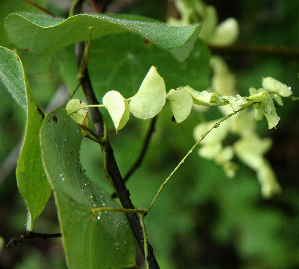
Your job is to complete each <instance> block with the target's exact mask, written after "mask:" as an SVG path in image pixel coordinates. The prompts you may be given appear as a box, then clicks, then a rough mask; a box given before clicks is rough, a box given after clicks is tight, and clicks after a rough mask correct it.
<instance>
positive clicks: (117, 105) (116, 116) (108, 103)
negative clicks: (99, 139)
mask: <svg viewBox="0 0 299 269" xmlns="http://www.w3.org/2000/svg"><path fill="white" fill-rule="evenodd" d="M102 101H103V105H104V106H105V108H106V109H107V110H108V112H109V114H110V116H111V118H112V121H113V124H114V126H115V129H116V131H118V130H121V129H122V128H123V127H124V126H125V125H126V123H127V122H128V120H129V117H130V111H129V106H128V103H127V102H126V101H125V98H124V97H123V96H122V95H121V94H120V93H119V92H117V91H109V92H107V93H106V94H105V95H104V97H103V100H102Z"/></svg>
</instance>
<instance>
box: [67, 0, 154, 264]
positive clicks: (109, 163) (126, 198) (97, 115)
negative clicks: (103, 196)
mask: <svg viewBox="0 0 299 269" xmlns="http://www.w3.org/2000/svg"><path fill="white" fill-rule="evenodd" d="M82 4H83V2H82V0H76V1H75V2H74V5H73V7H72V10H73V11H72V12H74V13H80V12H81V11H82ZM76 46H77V51H78V54H77V63H78V66H79V67H80V66H81V67H82V65H81V62H82V61H84V60H85V57H84V55H86V54H85V53H84V52H86V47H85V44H84V43H78V44H76ZM83 66H84V67H85V70H84V73H83V74H82V73H81V70H80V71H79V72H80V75H82V77H81V76H80V78H79V79H80V84H81V87H82V89H83V92H84V94H85V97H86V100H87V103H88V105H99V102H98V100H97V98H96V96H95V93H94V90H93V87H92V84H91V81H90V77H89V74H88V67H87V65H85V64H83ZM90 114H91V117H92V120H93V122H94V126H95V131H96V134H97V135H98V136H99V137H100V138H102V139H103V141H102V142H101V143H100V145H101V148H102V154H103V159H104V166H105V167H104V169H105V172H106V176H107V179H108V180H111V182H112V184H113V187H114V189H115V191H116V193H117V196H118V197H119V200H120V202H121V205H122V207H123V208H124V209H135V207H134V205H133V203H132V201H131V199H130V192H129V190H128V189H127V187H126V186H125V183H124V180H123V178H122V176H121V173H120V171H119V168H118V165H117V163H116V160H115V157H114V153H113V149H112V147H111V144H110V142H109V138H108V135H107V129H106V124H105V121H104V118H103V117H102V114H101V112H100V111H99V109H98V107H91V108H90ZM138 214H139V213H126V215H127V218H128V221H129V223H130V226H131V229H132V232H133V235H134V236H135V238H136V241H137V243H138V245H139V248H140V250H141V252H142V253H143V256H144V257H145V259H146V263H147V266H148V267H149V268H150V269H159V268H160V267H159V264H158V262H157V260H156V258H155V255H154V251H153V248H152V246H151V245H150V244H149V242H148V240H147V238H145V237H144V228H143V226H142V224H141V223H140V218H139V216H138ZM145 245H146V246H147V248H146V251H147V252H146V253H145V252H144V250H145V247H144V246H145Z"/></svg>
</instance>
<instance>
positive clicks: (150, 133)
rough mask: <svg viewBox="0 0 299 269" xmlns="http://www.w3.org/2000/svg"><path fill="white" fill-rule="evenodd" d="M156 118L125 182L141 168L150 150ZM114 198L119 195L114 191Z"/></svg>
mask: <svg viewBox="0 0 299 269" xmlns="http://www.w3.org/2000/svg"><path fill="white" fill-rule="evenodd" d="M156 120H157V117H154V118H153V119H152V122H151V125H150V128H149V129H148V132H147V135H146V138H145V140H144V143H143V147H142V149H141V152H140V153H139V156H138V158H137V160H136V161H135V163H134V165H133V166H132V168H131V169H130V171H129V172H128V173H127V174H126V176H125V177H124V182H125V183H126V182H127V181H128V179H129V178H130V177H131V175H132V174H133V173H134V172H135V171H136V170H137V169H138V168H139V166H140V165H141V163H142V161H143V159H144V156H145V154H146V152H147V150H148V146H149V143H150V140H151V138H152V135H153V133H154V131H155V124H156ZM111 197H112V198H116V197H117V195H116V193H113V194H112V195H111Z"/></svg>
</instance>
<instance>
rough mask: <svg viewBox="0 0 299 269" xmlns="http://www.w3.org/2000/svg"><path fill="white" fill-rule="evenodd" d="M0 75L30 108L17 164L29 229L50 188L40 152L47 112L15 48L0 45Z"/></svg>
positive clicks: (19, 186)
mask: <svg viewBox="0 0 299 269" xmlns="http://www.w3.org/2000/svg"><path fill="white" fill-rule="evenodd" d="M0 70H1V71H0V78H1V80H2V81H3V84H4V85H5V86H6V88H7V90H8V91H9V92H10V93H11V94H12V96H13V97H14V98H15V99H16V101H17V102H18V103H19V104H20V105H21V106H22V107H23V108H24V109H26V110H27V124H26V134H25V139H24V142H23V146H22V150H21V154H20V157H19V160H18V165H17V182H18V188H19V190H20V192H21V194H22V195H23V197H24V198H25V200H26V203H27V206H28V210H29V214H28V221H27V229H28V230H31V229H32V226H33V221H34V220H35V219H36V218H37V217H38V216H39V215H40V213H41V212H42V211H43V209H44V207H45V205H46V203H47V201H48V199H49V197H50V195H51V188H50V185H49V183H48V181H47V178H46V177H45V173H44V169H43V165H42V161H41V152H40V143H39V131H40V128H41V126H42V124H43V121H44V114H43V112H42V111H41V110H40V108H39V107H38V105H37V103H36V101H35V98H34V96H33V93H32V92H31V90H30V87H29V84H28V83H27V80H26V79H25V74H24V70H23V66H22V63H21V60H20V58H19V57H18V55H16V54H15V53H14V52H13V51H11V50H9V49H6V48H3V47H1V48H0Z"/></svg>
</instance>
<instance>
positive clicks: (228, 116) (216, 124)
mask: <svg viewBox="0 0 299 269" xmlns="http://www.w3.org/2000/svg"><path fill="white" fill-rule="evenodd" d="M254 104H256V102H255V103H252V104H250V105H247V106H245V107H242V108H241V109H239V110H237V111H235V112H232V113H231V114H229V115H227V116H226V117H225V118H223V119H222V120H220V121H218V122H217V123H215V124H214V125H213V126H212V127H211V128H210V129H209V130H208V131H207V132H206V133H204V134H203V135H202V136H201V138H200V139H199V140H198V141H197V142H196V143H195V144H194V146H193V147H192V148H191V149H190V150H189V151H188V153H187V154H186V155H185V157H184V158H183V159H182V160H181V161H180V162H179V164H178V165H177V166H176V168H175V169H174V170H173V171H172V172H171V173H170V175H169V176H168V178H166V180H165V181H164V182H163V183H162V184H161V186H160V189H159V190H158V192H157V194H156V196H155V198H154V200H153V201H152V203H151V204H150V206H149V207H148V209H147V210H146V212H145V214H144V216H146V215H147V214H148V212H149V211H150V210H151V208H152V206H153V205H154V203H155V202H156V200H157V198H158V196H159V195H160V193H161V191H162V189H163V188H164V186H165V184H166V183H167V182H168V181H169V179H170V178H171V177H172V175H173V174H174V173H175V172H176V171H177V170H178V169H179V168H180V166H181V165H182V164H183V163H184V161H185V160H186V159H187V157H188V156H189V155H190V154H191V153H192V151H193V150H194V149H195V147H196V146H197V145H198V144H199V143H200V142H201V141H202V140H203V139H204V138H205V137H206V136H207V135H208V134H209V133H210V132H211V131H212V130H213V129H214V128H217V127H218V126H219V125H220V124H221V123H222V122H224V121H226V120H227V119H229V118H230V117H231V116H233V115H235V114H237V113H239V112H240V111H242V110H244V109H246V108H248V107H250V106H252V105H254Z"/></svg>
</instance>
